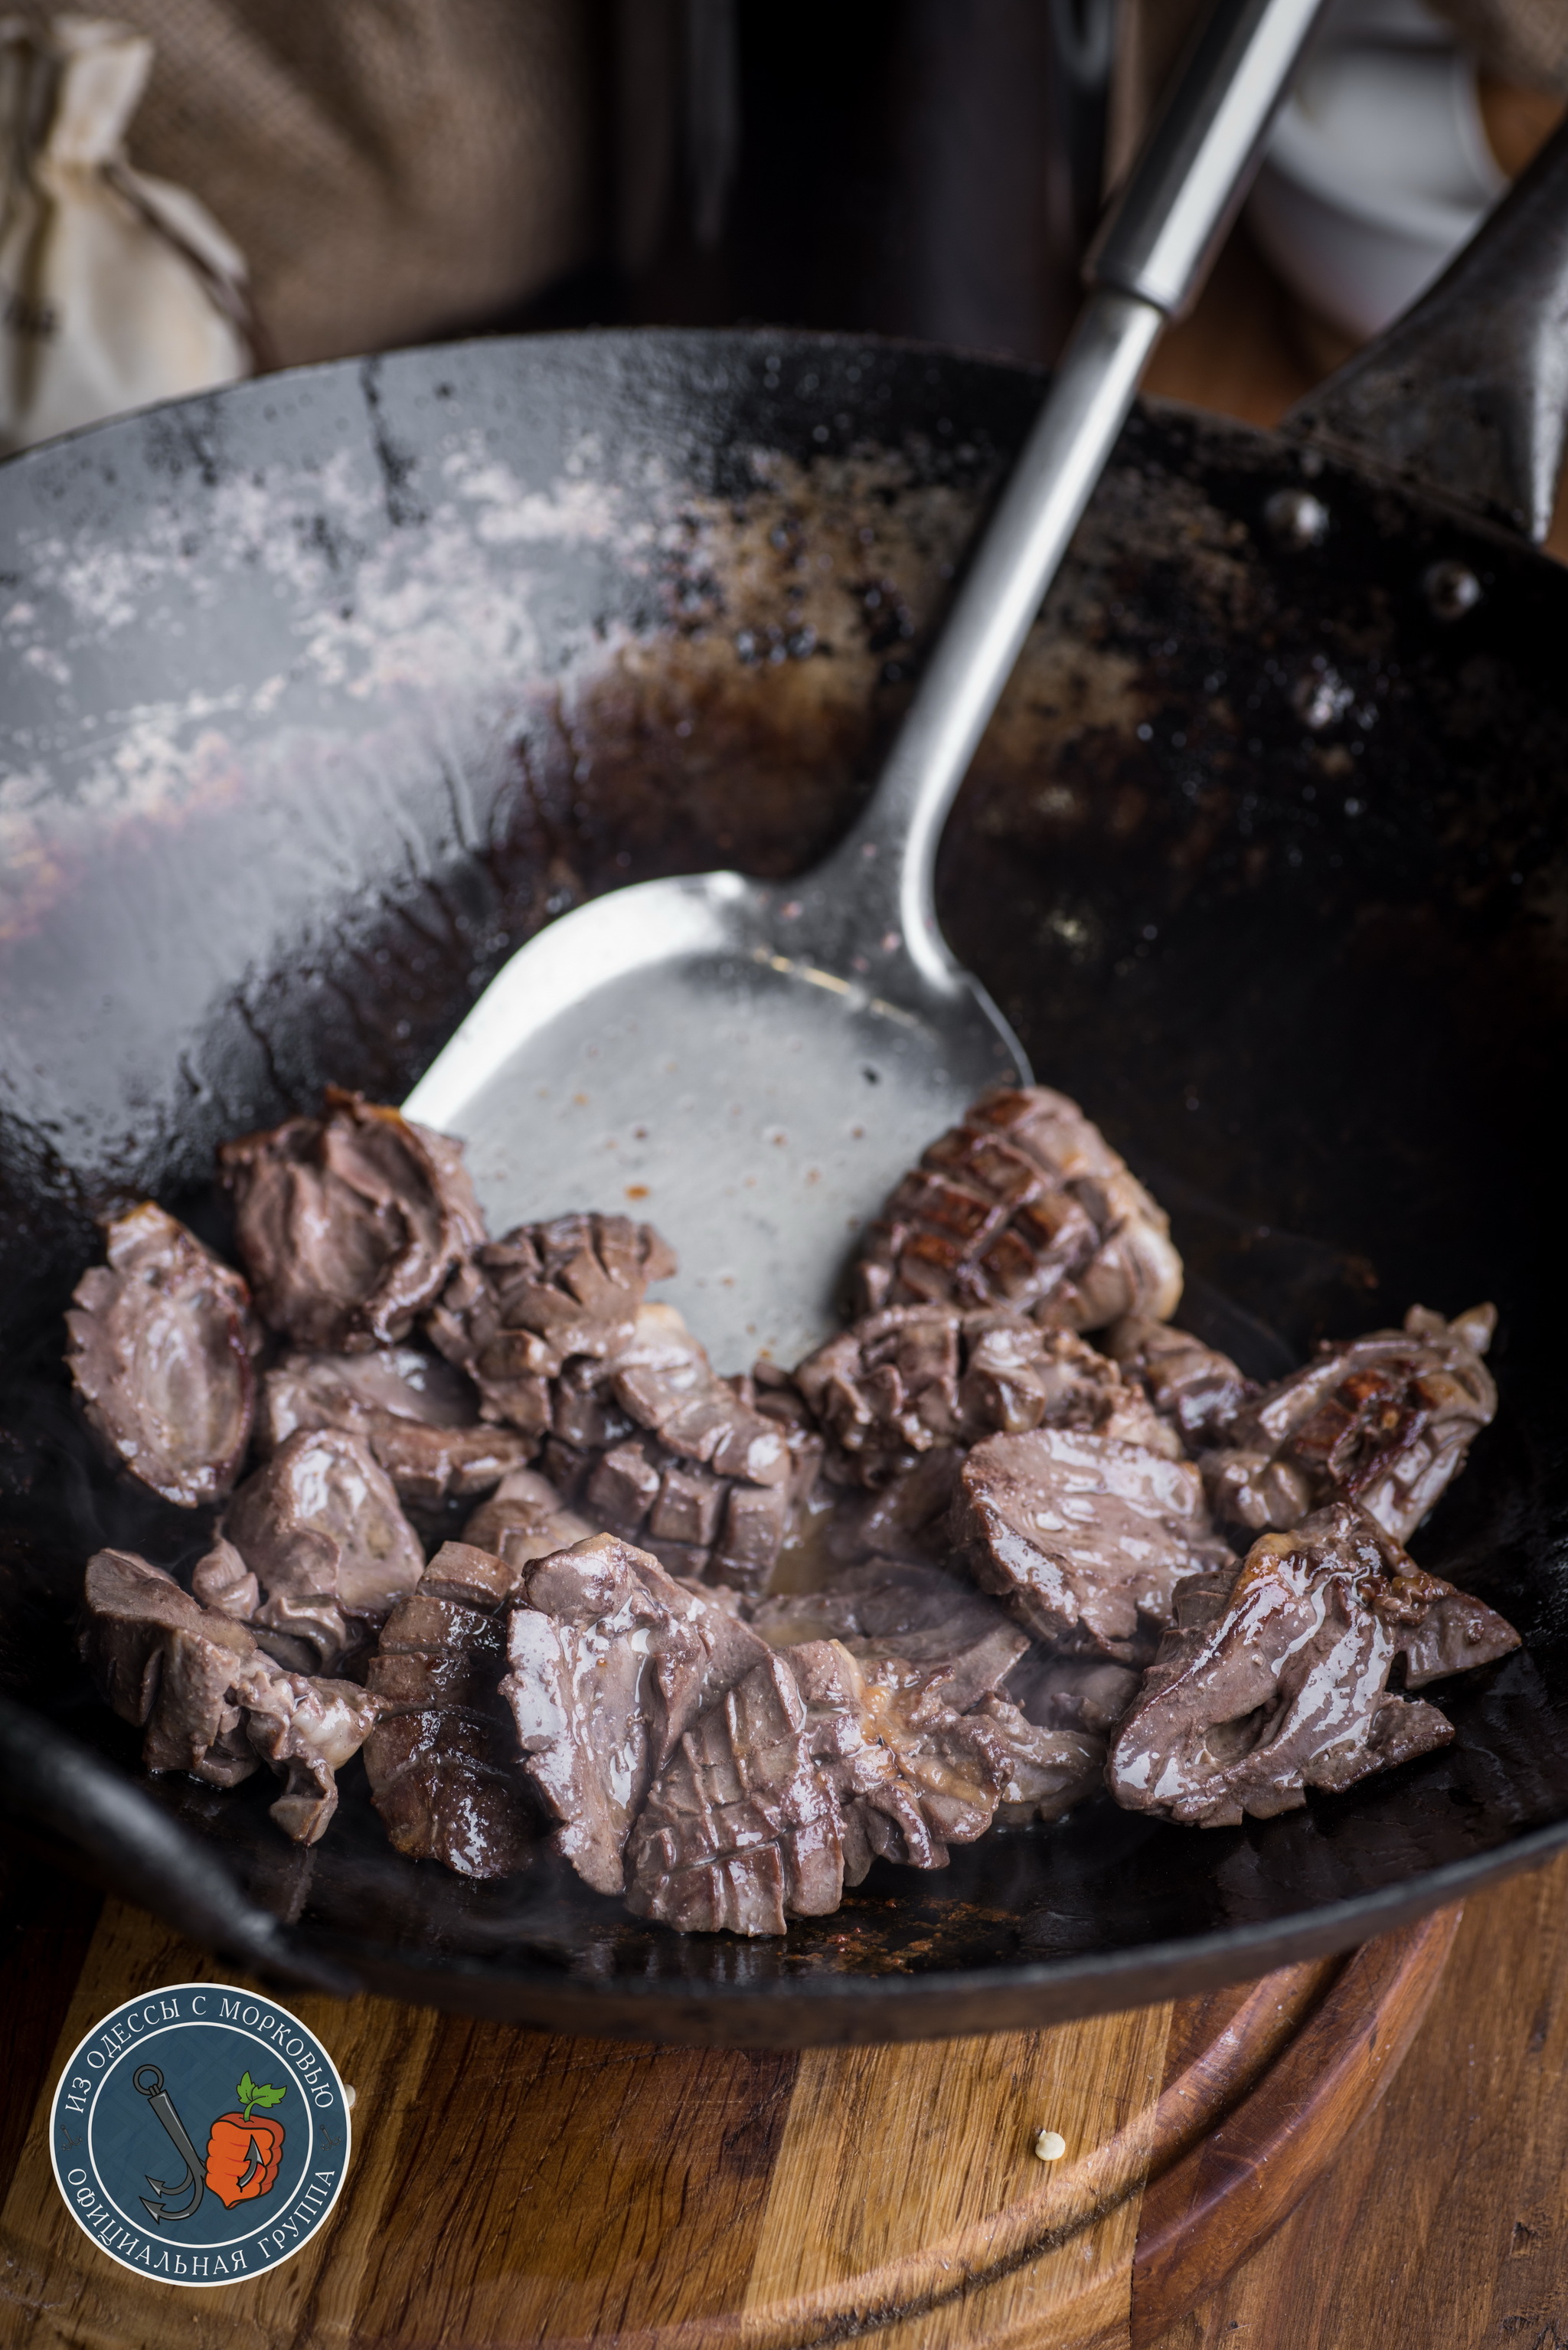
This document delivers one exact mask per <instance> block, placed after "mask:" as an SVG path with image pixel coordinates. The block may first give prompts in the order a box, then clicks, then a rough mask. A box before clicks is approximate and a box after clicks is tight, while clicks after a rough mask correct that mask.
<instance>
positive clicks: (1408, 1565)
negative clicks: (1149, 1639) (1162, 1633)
mask: <svg viewBox="0 0 1568 2350" xmlns="http://www.w3.org/2000/svg"><path fill="white" fill-rule="evenodd" d="M1177 1606H1178V1613H1179V1617H1180V1618H1181V1620H1180V1621H1179V1626H1178V1628H1176V1629H1175V1630H1173V1631H1172V1632H1170V1633H1169V1634H1168V1635H1167V1637H1166V1638H1165V1639H1164V1640H1163V1641H1162V1642H1161V1644H1160V1648H1159V1652H1158V1657H1157V1658H1156V1660H1155V1662H1154V1664H1153V1666H1152V1667H1151V1668H1150V1669H1149V1671H1148V1672H1147V1675H1146V1676H1145V1679H1144V1684H1143V1688H1142V1690H1141V1691H1140V1692H1139V1695H1138V1697H1137V1700H1136V1702H1135V1703H1134V1705H1133V1707H1132V1709H1131V1711H1130V1712H1129V1713H1128V1714H1127V1718H1126V1720H1125V1721H1123V1723H1122V1725H1121V1728H1120V1730H1119V1731H1117V1733H1116V1741H1115V1743H1114V1745H1113V1747H1112V1749H1111V1758H1110V1763H1109V1767H1108V1770H1107V1773H1106V1776H1107V1781H1108V1783H1109V1786H1110V1790H1111V1793H1112V1794H1113V1795H1114V1796H1115V1797H1116V1801H1117V1803H1119V1804H1124V1805H1125V1806H1126V1807H1127V1809H1128V1810H1131V1811H1144V1812H1155V1813H1158V1814H1160V1815H1161V1816H1163V1817H1164V1818H1167V1819H1171V1820H1180V1821H1183V1822H1186V1823H1188V1824H1189V1825H1196V1826H1199V1827H1231V1826H1235V1825H1239V1823H1240V1822H1241V1818H1242V1817H1243V1815H1244V1814H1247V1813H1251V1814H1252V1815H1253V1817H1254V1818H1258V1819H1269V1818H1272V1816H1273V1814H1275V1813H1277V1812H1284V1811H1291V1810H1293V1809H1295V1808H1296V1807H1298V1806H1299V1805H1300V1804H1303V1803H1304V1802H1305V1800H1306V1797H1305V1790H1306V1789H1307V1788H1308V1787H1320V1788H1324V1789H1327V1790H1338V1789H1341V1788H1345V1787H1350V1786H1354V1785H1355V1783H1356V1781H1357V1780H1359V1779H1364V1778H1366V1776H1368V1774H1369V1773H1372V1772H1375V1771H1383V1770H1387V1769H1391V1768H1392V1767H1393V1765H1394V1764H1396V1763H1404V1762H1407V1761H1409V1760H1410V1758H1411V1757H1412V1756H1414V1755H1417V1754H1425V1753H1428V1752H1431V1751H1432V1749H1433V1748H1435V1747H1438V1746H1443V1745H1446V1744H1447V1743H1448V1742H1449V1740H1450V1739H1451V1738H1452V1736H1453V1731H1452V1729H1451V1727H1450V1725H1449V1722H1448V1721H1446V1720H1445V1718H1444V1717H1443V1715H1442V1714H1441V1713H1439V1712H1438V1710H1437V1708H1436V1707H1435V1706H1432V1705H1428V1704H1427V1703H1425V1702H1424V1701H1423V1700H1421V1699H1419V1698H1416V1699H1410V1698H1403V1697H1399V1696H1397V1695H1396V1694H1395V1693H1394V1692H1393V1691H1391V1690H1389V1688H1388V1677H1389V1673H1390V1671H1391V1669H1392V1668H1393V1666H1394V1663H1395V1661H1396V1659H1397V1658H1399V1657H1401V1656H1405V1657H1406V1658H1407V1659H1409V1661H1410V1663H1411V1664H1413V1665H1414V1667H1415V1671H1416V1677H1417V1679H1422V1680H1427V1679H1434V1678H1436V1676H1437V1674H1438V1672H1441V1671H1444V1670H1451V1669H1456V1664H1457V1666H1458V1669H1463V1668H1464V1666H1465V1665H1479V1664H1484V1663H1489V1662H1490V1661H1491V1659H1493V1658H1496V1657H1499V1656H1503V1655H1506V1654H1507V1652H1508V1651H1509V1650H1510V1649H1511V1648H1517V1647H1518V1645H1519V1636H1518V1635H1517V1633H1516V1632H1514V1630H1513V1629H1512V1627H1511V1626H1510V1625H1508V1624H1505V1623H1504V1622H1503V1620H1502V1618H1501V1617H1500V1616H1497V1615H1495V1614H1493V1612H1492V1611H1491V1609H1490V1608H1488V1607H1484V1605H1483V1604H1482V1603H1481V1602H1480V1601H1479V1600H1476V1599H1473V1598H1471V1597H1469V1595H1468V1594H1465V1593H1460V1592H1457V1591H1455V1590H1454V1588H1453V1586H1452V1585H1450V1584H1446V1583H1443V1582H1441V1581H1440V1580H1439V1579H1438V1577H1437V1576H1436V1575H1427V1574H1424V1573H1423V1572H1422V1570H1421V1569H1420V1568H1419V1567H1418V1566H1417V1565H1416V1564H1415V1562H1414V1561H1413V1560H1412V1559H1410V1558H1409V1557H1408V1556H1407V1555H1406V1553H1405V1552H1404V1551H1403V1550H1401V1549H1400V1547H1399V1545H1398V1544H1397V1543H1396V1542H1394V1541H1392V1540H1391V1539H1390V1538H1389V1537H1388V1535H1387V1534H1385V1533H1384V1532H1383V1531H1382V1529H1381V1528H1380V1527H1379V1526H1377V1525H1376V1524H1375V1523H1374V1522H1373V1521H1372V1520H1371V1519H1370V1518H1368V1517H1367V1516H1366V1514H1365V1513H1364V1512H1362V1511H1360V1510H1358V1509H1356V1508H1355V1506H1354V1504H1352V1503H1345V1502H1336V1503H1333V1504H1331V1505H1330V1506H1329V1507H1328V1508H1326V1509H1322V1510H1317V1511H1314V1513H1313V1514H1312V1515H1311V1516H1310V1517H1308V1518H1306V1519H1304V1520H1303V1523H1301V1524H1300V1525H1299V1526H1296V1527H1295V1528H1293V1530H1292V1531H1290V1532H1288V1533H1277V1534H1262V1535H1260V1536H1259V1538H1258V1540H1257V1541H1256V1542H1255V1543H1254V1544H1252V1547H1251V1550H1250V1551H1249V1552H1248V1554H1247V1556H1246V1558H1245V1560H1244V1561H1243V1562H1242V1565H1241V1569H1240V1571H1239V1572H1238V1573H1237V1574H1236V1575H1235V1576H1234V1577H1233V1578H1231V1579H1229V1583H1228V1584H1227V1579H1226V1578H1222V1577H1219V1576H1216V1577H1214V1578H1211V1579H1210V1580H1208V1581H1206V1582H1204V1583H1203V1584H1200V1585H1196V1586H1191V1587H1190V1588H1189V1590H1188V1591H1187V1592H1185V1593H1182V1594H1179V1595H1178V1601H1177ZM1434 1619H1437V1620H1436V1622H1434Z"/></svg>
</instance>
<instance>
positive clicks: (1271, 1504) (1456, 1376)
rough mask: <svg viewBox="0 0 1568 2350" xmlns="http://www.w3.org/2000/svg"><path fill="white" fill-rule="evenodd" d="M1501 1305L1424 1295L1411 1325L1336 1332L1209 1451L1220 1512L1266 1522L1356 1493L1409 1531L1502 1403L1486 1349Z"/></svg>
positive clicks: (1390, 1528)
mask: <svg viewBox="0 0 1568 2350" xmlns="http://www.w3.org/2000/svg"><path fill="white" fill-rule="evenodd" d="M1496 1321H1497V1316H1496V1313H1495V1311H1494V1309H1493V1308H1492V1307H1491V1306H1490V1305H1477V1306H1472V1307H1471V1309H1470V1311H1469V1313H1468V1314H1460V1315H1456V1317H1455V1318H1454V1320H1453V1321H1452V1322H1445V1321H1444V1319H1443V1317H1442V1315H1440V1314H1433V1313H1430V1312H1429V1311H1428V1309H1427V1307H1425V1306H1424V1305H1413V1306H1412V1307H1411V1308H1410V1311H1409V1312H1408V1314H1407V1315H1406V1316H1405V1326H1404V1328H1403V1329H1402V1330H1374V1331H1373V1332H1371V1333H1370V1334H1369V1336H1366V1337H1365V1338H1354V1339H1351V1340H1348V1341H1342V1342H1333V1341H1331V1342H1327V1343H1325V1344H1324V1345H1323V1346H1322V1347H1319V1348H1318V1351H1317V1355H1316V1357H1315V1358H1314V1360H1313V1361H1312V1362H1310V1363H1308V1364H1307V1365H1306V1366H1305V1367H1304V1368H1303V1369H1302V1370H1299V1371H1293V1372H1292V1374H1291V1376H1290V1377H1289V1378H1284V1379H1281V1380H1279V1381H1278V1382H1277V1384H1276V1385H1275V1386H1273V1387H1271V1388H1265V1389H1264V1390H1263V1392H1262V1394H1261V1395H1259V1396H1257V1397H1255V1398H1254V1399H1253V1400H1252V1401H1251V1403H1249V1404H1248V1405H1247V1406H1246V1407H1245V1409H1243V1410H1242V1411H1241V1413H1239V1414H1238V1416H1237V1417H1236V1419H1234V1420H1233V1421H1231V1425H1230V1427H1229V1429H1228V1430H1227V1440H1226V1444H1225V1446H1224V1448H1223V1449H1222V1450H1220V1451H1216V1452H1215V1453H1212V1454H1211V1455H1210V1457H1209V1458H1208V1459H1207V1460H1206V1461H1205V1463H1204V1477H1205V1482H1206V1483H1207V1485H1208V1488H1209V1492H1210V1500H1211V1502H1212V1504H1213V1507H1214V1510H1215V1513H1216V1515H1217V1516H1219V1517H1220V1519H1222V1520H1223V1521H1225V1522H1226V1523H1230V1524H1232V1525H1238V1526H1242V1527H1245V1528H1247V1529H1248V1530H1249V1531H1255V1530H1258V1529H1261V1528H1262V1527H1265V1526H1277V1527H1282V1526H1289V1525H1293V1524H1294V1523H1296V1522H1297V1521H1298V1519H1300V1518H1301V1517H1303V1516H1304V1515H1305V1513H1307V1512H1308V1511H1309V1510H1313V1509H1318V1508H1321V1507H1323V1506H1324V1504H1325V1503H1329V1502H1331V1501H1336V1500H1340V1499H1344V1500H1346V1501H1354V1502H1356V1503H1359V1504H1360V1506H1361V1508H1362V1509H1364V1510H1365V1511H1366V1513H1367V1515H1368V1516H1369V1517H1371V1518H1374V1519H1376V1522H1377V1523H1378V1524H1379V1525H1380V1526H1381V1527H1382V1528H1383V1530H1384V1532H1385V1533H1386V1534H1391V1535H1392V1536H1393V1538H1394V1540H1395V1541H1396V1542H1398V1543H1404V1542H1407V1541H1408V1540H1409V1538H1410V1536H1411V1534H1414V1532H1415V1530H1416V1528H1417V1525H1418V1524H1419V1523H1420V1522H1421V1520H1422V1519H1423V1518H1424V1517H1425V1516H1426V1514H1427V1512H1428V1510H1429V1509H1430V1508H1431V1507H1432V1505H1433V1503H1435V1502H1436V1501H1438V1498H1439V1496H1440V1495H1441V1494H1442V1493H1443V1492H1445V1490H1446V1489H1447V1487H1448V1486H1449V1484H1450V1483H1451V1482H1452V1481H1453V1479H1454V1478H1455V1477H1456V1476H1457V1475H1458V1474H1459V1471H1460V1469H1461V1468H1462V1467H1463V1466H1464V1461H1465V1456H1466V1454H1467V1453H1468V1452H1469V1448H1470V1443H1471V1440H1473V1439H1474V1438H1475V1437H1476V1436H1477V1435H1478V1434H1479V1433H1480V1430H1482V1429H1483V1428H1485V1427H1486V1426H1487V1425H1488V1423H1489V1422H1490V1419H1491V1418H1492V1415H1493V1413H1494V1412H1495V1411H1496V1409H1497V1388H1496V1386H1495V1384H1494V1383H1493V1380H1492V1377H1491V1373H1490V1371H1489V1370H1488V1369H1487V1367H1486V1364H1485V1363H1484V1362H1483V1360H1482V1359H1481V1358H1482V1357H1483V1356H1484V1354H1485V1353H1486V1350H1487V1347H1488V1346H1489V1345H1490V1341H1491V1335H1492V1331H1493V1329H1494V1327H1495V1326H1496Z"/></svg>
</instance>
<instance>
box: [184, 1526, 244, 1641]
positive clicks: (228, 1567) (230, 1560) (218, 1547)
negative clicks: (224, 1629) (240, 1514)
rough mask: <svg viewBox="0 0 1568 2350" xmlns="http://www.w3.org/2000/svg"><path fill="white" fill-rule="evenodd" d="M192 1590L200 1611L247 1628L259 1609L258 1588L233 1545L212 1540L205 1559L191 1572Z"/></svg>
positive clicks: (219, 1537)
mask: <svg viewBox="0 0 1568 2350" xmlns="http://www.w3.org/2000/svg"><path fill="white" fill-rule="evenodd" d="M191 1589H192V1592H193V1594H194V1595H195V1597H196V1598H197V1600H198V1601H199V1602H200V1604H201V1605H202V1607H210V1608H211V1609H212V1610H213V1613H214V1614H215V1615H219V1616H227V1617H232V1618H233V1620H234V1623H236V1624H248V1623H249V1622H250V1621H251V1619H252V1617H254V1614H255V1612H256V1609H257V1608H258V1607H260V1606H261V1586H260V1584H259V1583H258V1582H257V1581H256V1579H255V1576H254V1575H253V1574H252V1573H251V1571H250V1568H249V1567H248V1566H247V1565H245V1563H244V1559H243V1558H242V1557H241V1556H240V1555H239V1552H238V1551H237V1550H236V1549H235V1548H234V1544H233V1543H232V1542H227V1541H225V1540H224V1538H223V1535H222V1534H218V1535H217V1536H215V1537H214V1540H213V1547H212V1549H211V1550H210V1551H209V1552H208V1553H207V1555H206V1556H205V1557H204V1558H202V1559H198V1561H197V1562H196V1565H195V1567H194V1568H193V1569H192V1575H191Z"/></svg>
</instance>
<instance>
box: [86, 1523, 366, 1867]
mask: <svg viewBox="0 0 1568 2350" xmlns="http://www.w3.org/2000/svg"><path fill="white" fill-rule="evenodd" d="M83 1599H84V1604H85V1610H86V1620H85V1624H84V1627H83V1631H82V1642H81V1647H82V1655H83V1658H84V1659H85V1661H86V1663H87V1665H88V1669H89V1671H90V1672H91V1673H92V1674H93V1676H94V1678H95V1679H96V1680H97V1681H98V1684H99V1688H100V1689H101V1690H103V1693H104V1696H105V1698H106V1699H107V1700H108V1702H109V1705H110V1706H112V1708H113V1709H114V1711H115V1712H116V1713H118V1714H119V1717H120V1719H121V1721H130V1722H134V1723H135V1724H136V1725H137V1726H138V1727H139V1728H140V1729H142V1730H144V1731H145V1733H146V1735H145V1737H144V1739H143V1741H142V1750H141V1759H142V1761H143V1763H145V1765H146V1767H147V1768H148V1770H149V1771H186V1772H189V1773H191V1774H192V1777H194V1778H198V1779H204V1780H206V1781H207V1783H209V1784H210V1785H212V1786H214V1787H234V1786H237V1785H238V1784H239V1783H240V1781H241V1780H242V1779H246V1778H249V1776H250V1774H251V1773H252V1772H253V1771H254V1770H255V1768H256V1766H257V1763H258V1762H260V1761H265V1762H266V1763H270V1764H271V1765H272V1767H273V1769H274V1770H275V1771H276V1772H278V1773H281V1774H282V1775H283V1777H284V1779H285V1782H286V1783H285V1786H284V1790H283V1793H282V1794H280V1795H279V1796H278V1798H277V1801H276V1802H275V1804H273V1805H272V1807H271V1811H272V1817H273V1818H274V1819H275V1821H276V1823H277V1825H278V1826H279V1827H280V1828H282V1829H283V1831H284V1833H285V1835H289V1836H292V1837H293V1838H294V1839H295V1841H296V1843H298V1844H315V1843H316V1842H317V1839H318V1837H319V1836H320V1835H322V1834H323V1832H324V1831H325V1829H326V1827H327V1822H328V1821H329V1820H330V1819H331V1817H332V1814H333V1813H334V1812H335V1811H336V1810H337V1778H336V1775H335V1774H336V1773H337V1771H339V1770H341V1768H342V1766H343V1764H344V1763H347V1762H348V1758H349V1756H350V1755H352V1754H354V1753H356V1752H358V1749H359V1746H360V1744H361V1742H363V1740H364V1739H365V1737H366V1734H367V1732H368V1731H369V1730H370V1728H371V1726H372V1724H373V1722H374V1721H375V1718H376V1700H375V1699H374V1697H373V1696H371V1695H369V1693H368V1692H367V1691H366V1690H362V1689H357V1688H356V1687H355V1685H354V1684H353V1682H352V1681H340V1680H318V1679H311V1678H308V1677H307V1676H306V1675H305V1674H303V1673H294V1672H289V1671H287V1670H286V1669H285V1668H284V1667H282V1666H280V1665H278V1664H276V1663H275V1661H274V1659H272V1658H271V1657H269V1656H267V1655H266V1654H265V1651H264V1650H263V1649H262V1648H259V1647H258V1646H257V1644H256V1642H255V1639H254V1637H253V1636H252V1634H251V1633H250V1632H249V1631H247V1630H246V1629H245V1627H244V1626H243V1625H241V1624H236V1623H235V1622H234V1620H233V1619H232V1618H231V1617H226V1616H222V1615H218V1614H215V1613H213V1612H212V1611H211V1610H209V1609H207V1608H204V1607H202V1606H200V1604H199V1603H198V1602H197V1601H196V1600H194V1599H192V1597H191V1596H190V1594H189V1593H188V1592H185V1591H182V1589H181V1587H180V1586H179V1585H178V1584H177V1583H176V1582H175V1580H174V1578H173V1576H172V1575H166V1574H165V1573H164V1572H163V1570H162V1568H161V1567H157V1566H151V1565H149V1564H148V1562H147V1561H146V1560H145V1559H144V1558H139V1557H138V1556H137V1555H136V1554H135V1553H134V1552H133V1551H118V1550H100V1551H98V1552H96V1553H95V1554H94V1555H93V1556H92V1557H91V1558H90V1559H89V1560H88V1566H87V1575H86V1578H85V1581H84V1586H83Z"/></svg>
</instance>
